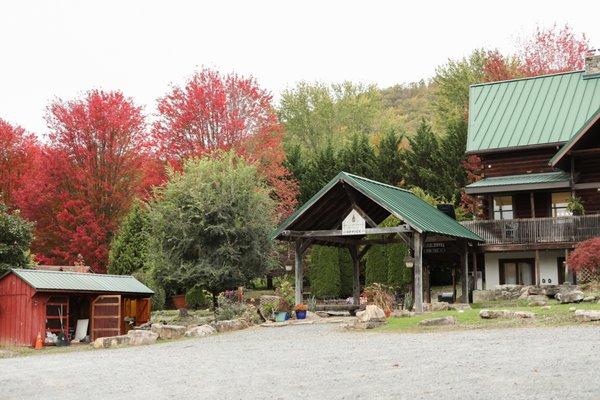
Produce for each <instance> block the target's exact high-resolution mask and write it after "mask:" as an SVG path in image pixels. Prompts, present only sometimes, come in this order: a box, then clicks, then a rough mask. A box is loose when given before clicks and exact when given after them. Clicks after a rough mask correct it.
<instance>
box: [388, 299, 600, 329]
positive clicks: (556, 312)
mask: <svg viewBox="0 0 600 400" xmlns="http://www.w3.org/2000/svg"><path fill="white" fill-rule="evenodd" d="M549 305H550V306H551V307H550V308H549V309H543V308H541V307H528V306H527V305H522V304H521V302H519V301H516V302H515V301H513V302H493V303H486V304H474V305H473V308H472V309H470V310H464V312H462V313H461V312H458V311H455V310H448V311H436V312H430V313H425V314H421V315H415V316H414V317H392V318H389V319H388V323H387V324H386V325H384V326H382V327H381V328H378V329H377V330H378V331H381V332H431V331H445V330H455V329H482V328H512V327H535V326H564V325H575V324H581V323H579V322H577V321H576V319H575V316H574V312H573V311H570V310H569V308H571V307H575V308H577V309H578V310H600V304H596V303H579V304H558V303H557V302H549ZM482 308H490V309H498V310H510V311H530V312H533V313H534V314H535V317H534V318H531V319H520V318H515V319H503V318H498V319H483V318H481V317H479V311H480V310H481V309H482ZM446 316H453V317H455V318H456V320H457V324H456V325H454V326H439V327H438V326H429V327H425V326H420V325H419V322H420V321H423V320H424V319H430V318H438V317H446ZM585 324H586V325H589V324H593V325H600V323H591V322H586V323H585Z"/></svg>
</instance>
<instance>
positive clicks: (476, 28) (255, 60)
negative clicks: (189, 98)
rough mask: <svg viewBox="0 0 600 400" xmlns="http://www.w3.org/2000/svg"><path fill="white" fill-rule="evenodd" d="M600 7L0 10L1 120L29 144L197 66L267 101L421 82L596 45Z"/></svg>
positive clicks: (222, 4) (57, 6)
mask: <svg viewBox="0 0 600 400" xmlns="http://www.w3.org/2000/svg"><path fill="white" fill-rule="evenodd" d="M599 11H600V3H596V2H593V1H579V0H571V1H569V2H565V1H564V0H563V1H554V0H545V1H531V0H528V1H523V0H519V1H513V0H505V1H502V2H498V1H496V2H483V1H459V0H454V1H426V0H415V1H373V0H371V1H364V0H363V1H351V0H345V1H334V0H331V1H327V0H321V1H313V0H302V1H284V0H277V1H259V0H254V1H251V0H240V1H227V0H218V1H152V0H145V1H133V0H131V1H112V0H102V1H82V0H78V1H51V0H44V1H27V0H20V1H6V2H2V3H0V43H1V47H0V51H1V53H0V54H1V55H0V60H1V61H0V71H1V73H0V118H2V119H5V120H7V121H9V122H11V123H13V124H18V125H21V126H23V127H24V128H25V129H27V130H29V131H32V132H35V133H37V134H38V135H44V134H45V133H47V128H46V123H45V120H44V115H45V113H46V108H47V107H48V105H49V104H50V102H51V101H53V100H54V99H56V98H61V99H72V98H76V97H79V96H81V95H82V94H83V93H85V91H87V90H90V89H96V88H98V89H104V90H121V91H123V92H124V93H125V95H127V96H131V97H133V98H134V99H135V101H136V103H137V104H140V105H143V106H144V111H145V112H146V113H147V114H148V115H150V116H152V115H153V114H154V113H155V105H156V99H157V98H159V97H160V96H162V95H164V94H165V93H166V92H167V91H168V90H169V87H170V85H172V84H177V85H178V84H183V83H184V82H185V80H186V78H188V77H190V76H191V75H192V74H193V73H194V71H196V70H198V69H199V68H201V67H202V66H206V67H212V68H216V69H218V70H220V71H222V72H230V71H235V72H237V73H239V74H242V75H252V76H254V77H255V78H256V79H257V80H258V82H259V84H260V85H261V86H262V87H264V88H266V89H268V90H269V91H271V93H272V94H273V95H274V99H275V102H276V101H277V99H278V96H279V94H280V93H281V92H282V91H283V90H285V89H286V88H292V87H293V86H294V85H295V84H296V83H297V82H299V81H302V80H306V81H317V80H318V81H325V82H340V81H343V80H351V81H355V82H362V83H374V84H377V85H378V86H380V87H388V86H392V85H394V84H397V83H406V82H413V81H418V80H421V79H427V78H429V77H431V76H433V74H434V73H435V68H436V66H438V65H441V64H443V63H445V62H446V61H447V60H448V59H449V58H452V59H456V58H460V57H463V56H465V55H468V54H469V53H470V52H471V51H472V50H473V49H475V48H479V47H485V48H498V49H500V50H501V51H504V52H510V51H511V50H512V49H513V48H514V43H515V40H517V39H518V37H520V36H523V35H527V34H528V33H531V32H533V31H534V30H535V28H536V26H538V25H539V26H551V25H553V24H554V23H556V24H558V25H564V24H565V23H568V24H569V25H570V26H571V27H572V28H573V29H574V30H575V31H576V32H584V33H585V34H586V35H587V37H588V38H589V39H590V44H591V46H592V47H595V48H598V47H600V24H599V23H598V20H599V19H598V15H599V13H598V12H599Z"/></svg>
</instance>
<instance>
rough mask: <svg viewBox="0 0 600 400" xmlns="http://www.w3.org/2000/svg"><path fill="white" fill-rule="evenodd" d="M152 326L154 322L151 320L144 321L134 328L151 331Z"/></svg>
mask: <svg viewBox="0 0 600 400" xmlns="http://www.w3.org/2000/svg"><path fill="white" fill-rule="evenodd" d="M150 328H152V323H151V322H146V323H143V324H141V325H138V326H136V327H135V328H134V329H136V330H145V331H149V330H150Z"/></svg>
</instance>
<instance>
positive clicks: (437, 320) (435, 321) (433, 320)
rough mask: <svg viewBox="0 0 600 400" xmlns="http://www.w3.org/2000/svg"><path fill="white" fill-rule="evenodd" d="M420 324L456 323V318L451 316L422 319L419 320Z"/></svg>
mask: <svg viewBox="0 0 600 400" xmlns="http://www.w3.org/2000/svg"><path fill="white" fill-rule="evenodd" d="M419 325H421V326H444V325H456V318H454V317H452V316H448V317H440V318H430V319H424V320H423V321H420V322H419Z"/></svg>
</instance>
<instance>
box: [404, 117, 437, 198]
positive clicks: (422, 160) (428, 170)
mask: <svg viewBox="0 0 600 400" xmlns="http://www.w3.org/2000/svg"><path fill="white" fill-rule="evenodd" d="M408 140H409V143H410V149H409V150H408V151H406V154H405V159H404V170H405V172H406V175H405V177H406V183H407V184H408V185H409V186H418V187H420V188H422V189H423V190H425V191H426V192H428V193H431V194H433V195H435V196H440V195H442V193H443V192H444V187H445V186H446V185H447V183H446V182H445V181H444V175H443V173H442V170H441V169H442V165H443V164H442V162H441V155H440V146H439V142H438V139H437V137H436V136H435V134H434V133H433V131H432V130H431V125H429V123H428V122H427V121H426V120H425V119H423V120H422V121H421V125H419V128H418V129H417V132H416V134H415V135H414V136H413V137H411V138H409V139H408Z"/></svg>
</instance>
